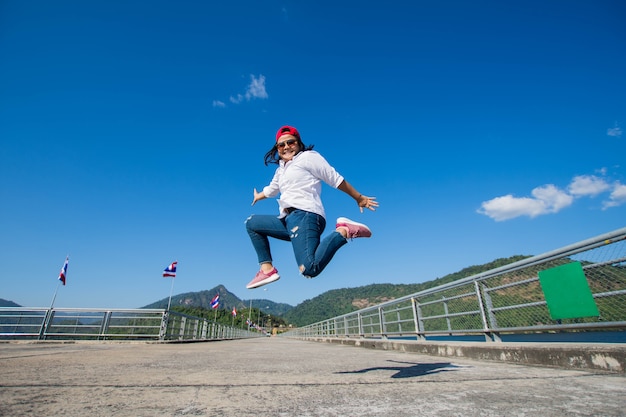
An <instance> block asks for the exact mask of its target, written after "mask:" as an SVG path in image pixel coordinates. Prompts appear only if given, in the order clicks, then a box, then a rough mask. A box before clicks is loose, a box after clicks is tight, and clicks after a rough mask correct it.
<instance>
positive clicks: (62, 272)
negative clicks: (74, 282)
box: [59, 256, 70, 285]
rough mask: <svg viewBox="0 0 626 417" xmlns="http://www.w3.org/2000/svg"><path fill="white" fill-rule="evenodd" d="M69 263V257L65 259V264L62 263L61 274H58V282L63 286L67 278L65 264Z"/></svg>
mask: <svg viewBox="0 0 626 417" xmlns="http://www.w3.org/2000/svg"><path fill="white" fill-rule="evenodd" d="M69 261H70V257H69V256H67V257H66V258H65V262H64V263H63V267H62V268H61V272H60V273H59V281H61V282H62V283H63V285H65V278H66V277H67V263H68V262H69Z"/></svg>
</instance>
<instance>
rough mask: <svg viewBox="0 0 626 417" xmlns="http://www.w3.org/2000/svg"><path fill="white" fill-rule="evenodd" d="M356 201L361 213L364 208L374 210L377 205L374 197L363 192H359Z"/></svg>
mask: <svg viewBox="0 0 626 417" xmlns="http://www.w3.org/2000/svg"><path fill="white" fill-rule="evenodd" d="M356 202H357V204H358V205H359V209H360V210H361V213H363V209H364V208H367V209H370V210H372V211H376V208H377V207H378V201H376V197H368V196H366V195H363V194H361V195H360V196H359V198H357V200H356Z"/></svg>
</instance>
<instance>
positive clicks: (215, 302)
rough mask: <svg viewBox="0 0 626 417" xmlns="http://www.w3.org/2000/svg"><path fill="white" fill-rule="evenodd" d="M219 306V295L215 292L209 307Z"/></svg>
mask: <svg viewBox="0 0 626 417" xmlns="http://www.w3.org/2000/svg"><path fill="white" fill-rule="evenodd" d="M219 306H220V295H219V294H215V297H213V299H212V300H211V308H218V307H219Z"/></svg>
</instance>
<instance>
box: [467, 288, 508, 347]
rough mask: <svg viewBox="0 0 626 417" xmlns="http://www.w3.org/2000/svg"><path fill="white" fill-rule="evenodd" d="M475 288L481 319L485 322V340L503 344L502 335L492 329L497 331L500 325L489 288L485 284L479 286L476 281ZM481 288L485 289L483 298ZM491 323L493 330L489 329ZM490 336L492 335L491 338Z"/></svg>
mask: <svg viewBox="0 0 626 417" xmlns="http://www.w3.org/2000/svg"><path fill="white" fill-rule="evenodd" d="M474 286H475V287H476V297H477V298H478V305H479V306H480V317H481V319H482V320H483V328H484V330H485V340H486V341H488V342H491V341H496V342H501V341H502V339H500V335H499V334H498V333H497V332H494V331H492V329H496V328H497V327H498V324H497V322H496V316H495V315H494V314H493V304H492V302H491V296H490V295H489V291H488V288H487V286H486V285H485V283H484V282H483V283H481V284H480V285H479V284H478V281H474ZM480 287H482V289H483V290H482V296H481V291H480ZM483 297H485V303H483ZM485 304H486V305H485ZM487 317H489V320H487ZM489 323H491V329H490V328H489ZM489 335H491V337H490V336H489ZM492 337H493V339H492Z"/></svg>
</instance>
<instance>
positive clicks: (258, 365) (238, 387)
mask: <svg viewBox="0 0 626 417" xmlns="http://www.w3.org/2000/svg"><path fill="white" fill-rule="evenodd" d="M0 364H1V369H2V382H1V383H0V416H27V415H28V416H67V417H72V416H77V417H78V416H80V417H84V416H90V417H96V416H133V417H135V416H146V417H148V416H149V417H154V416H238V417H241V416H396V417H403V416H443V417H446V416H533V417H534V416H624V415H626V377H624V375H623V374H619V373H613V374H608V373H598V372H597V371H590V370H568V369H555V368H546V367H532V366H523V365H515V364H509V363H497V362H487V361H476V360H472V359H467V358H457V357H448V358H446V357H438V356H430V355H424V354H420V353H413V352H402V351H398V350H373V349H361V348H356V347H354V346H347V345H341V344H330V343H315V342H307V341H300V340H291V339H285V338H276V337H272V338H260V339H246V340H235V341H221V342H206V343H186V344H171V343H170V344H159V343H141V342H137V343H115V342H110V343H106V342H104V343H101V342H75V343H25V342H16V343H14V342H11V343H0Z"/></svg>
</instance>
